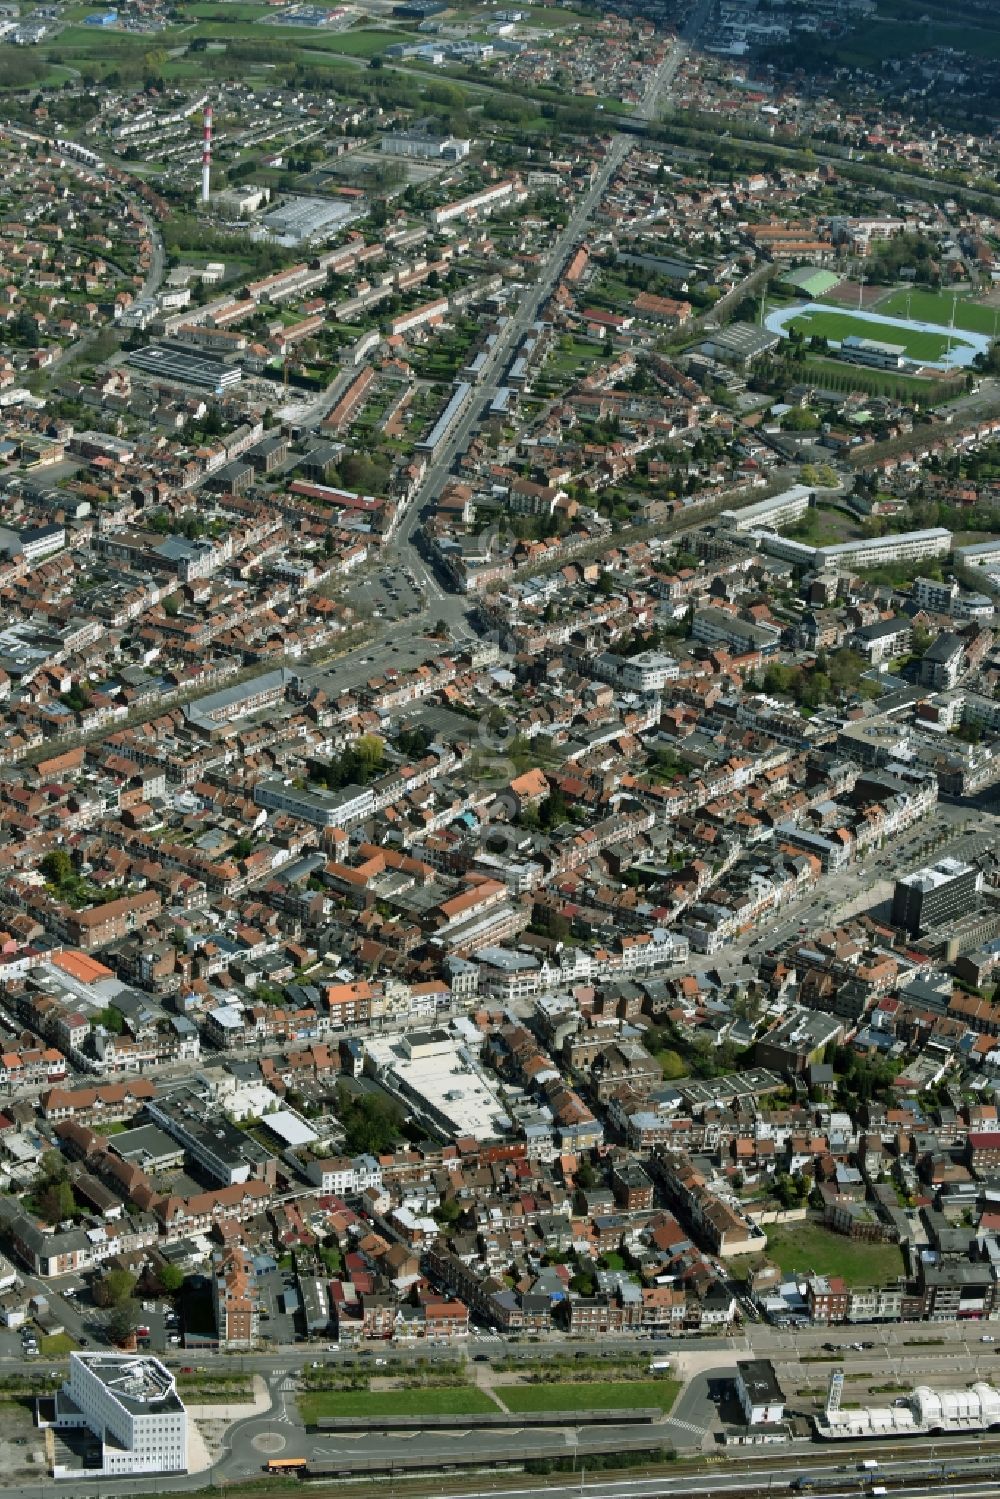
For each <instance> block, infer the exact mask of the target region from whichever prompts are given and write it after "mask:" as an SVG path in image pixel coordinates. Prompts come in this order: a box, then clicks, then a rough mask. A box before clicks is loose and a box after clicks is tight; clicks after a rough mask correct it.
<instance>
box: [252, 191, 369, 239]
mask: <svg viewBox="0 0 1000 1499" xmlns="http://www.w3.org/2000/svg"><path fill="white" fill-rule="evenodd" d="M354 211H355V210H354V209H353V208H351V207H350V206H349V205H348V204H347V203H340V202H333V201H331V200H330V199H327V198H289V200H288V201H287V203H282V204H281V205H280V207H278V208H273V209H272V210H271V212H270V213H268V214H265V216H264V218H263V219H262V220H261V222H262V223H263V225H264V228H265V229H266V230H267V232H268V234H270V235H272V236H273V237H274V238H275V239H276V240H278V241H280V243H281V244H283V245H304V244H308V243H309V242H310V241H311V240H317V239H329V237H330V236H331V235H332V234H334V233H336V231H337V230H338V229H342V228H343V226H344V224H346V223H347V221H348V220H349V219H350V218H352V217H353V215H354Z"/></svg>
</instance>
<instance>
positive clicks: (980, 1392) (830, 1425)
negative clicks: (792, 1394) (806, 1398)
mask: <svg viewBox="0 0 1000 1499" xmlns="http://www.w3.org/2000/svg"><path fill="white" fill-rule="evenodd" d="M843 1385H844V1375H843V1372H842V1371H841V1370H839V1369H837V1370H835V1371H834V1372H833V1374H831V1376H830V1386H829V1391H828V1394H827V1401H826V1409H825V1410H824V1411H823V1413H822V1415H819V1416H817V1417H816V1434H817V1436H820V1437H823V1438H824V1439H825V1440H826V1441H835V1442H850V1441H859V1440H864V1439H865V1438H874V1437H880V1438H882V1439H883V1440H885V1439H889V1438H893V1437H904V1436H943V1435H945V1434H947V1433H956V1434H959V1433H963V1432H976V1431H989V1430H991V1429H992V1428H994V1427H996V1426H997V1425H1000V1390H997V1389H995V1388H994V1387H993V1385H989V1384H986V1383H985V1382H983V1381H979V1382H977V1383H976V1384H974V1385H972V1386H971V1387H970V1388H969V1389H965V1390H934V1389H931V1387H930V1386H929V1385H918V1386H917V1387H916V1389H915V1390H913V1391H912V1392H911V1393H910V1394H909V1395H907V1396H905V1397H904V1398H903V1399H901V1400H900V1401H899V1403H898V1404H895V1405H891V1406H870V1405H868V1406H861V1407H860V1408H859V1407H857V1406H855V1407H852V1408H851V1409H849V1410H842V1409H841V1406H840V1400H841V1395H842V1393H843Z"/></svg>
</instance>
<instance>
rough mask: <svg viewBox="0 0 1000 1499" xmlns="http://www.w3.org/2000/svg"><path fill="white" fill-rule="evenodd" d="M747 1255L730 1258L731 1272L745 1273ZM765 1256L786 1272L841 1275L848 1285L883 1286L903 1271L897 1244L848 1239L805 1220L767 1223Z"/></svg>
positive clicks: (818, 1224) (748, 1258)
mask: <svg viewBox="0 0 1000 1499" xmlns="http://www.w3.org/2000/svg"><path fill="white" fill-rule="evenodd" d="M750 1258H751V1257H750V1256H747V1257H746V1258H745V1259H744V1258H740V1259H736V1260H733V1261H731V1263H732V1265H733V1266H734V1273H735V1274H740V1273H745V1272H746V1267H747V1263H748V1260H750ZM752 1258H753V1259H759V1258H760V1256H759V1255H755V1256H753V1257H752ZM765 1258H767V1259H769V1260H773V1261H774V1263H775V1264H776V1265H778V1266H779V1267H780V1268H781V1269H782V1270H783V1271H784V1272H785V1273H786V1274H791V1273H792V1272H793V1271H795V1270H813V1271H815V1273H816V1274H817V1275H840V1276H843V1278H844V1280H845V1281H846V1282H847V1284H848V1285H849V1286H870V1285H882V1284H883V1283H884V1282H886V1281H890V1280H894V1279H895V1278H896V1276H897V1275H902V1273H903V1257H902V1254H901V1253H900V1249H899V1245H898V1244H869V1243H867V1242H865V1241H863V1240H860V1239H848V1238H846V1237H845V1236H844V1235H843V1234H835V1233H832V1232H831V1231H830V1229H828V1228H824V1227H823V1225H822V1224H821V1223H814V1222H810V1221H808V1220H807V1221H806V1222H804V1223H785V1224H776V1225H774V1226H769V1227H768V1229H767V1249H766V1251H765Z"/></svg>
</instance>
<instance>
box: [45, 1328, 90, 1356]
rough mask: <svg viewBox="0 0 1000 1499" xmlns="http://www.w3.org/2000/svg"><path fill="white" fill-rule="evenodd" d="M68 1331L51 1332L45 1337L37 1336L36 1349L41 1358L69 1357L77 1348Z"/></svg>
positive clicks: (77, 1344)
mask: <svg viewBox="0 0 1000 1499" xmlns="http://www.w3.org/2000/svg"><path fill="white" fill-rule="evenodd" d="M79 1346H80V1345H79V1343H74V1341H73V1339H72V1338H71V1337H70V1335H69V1333H68V1332H53V1333H50V1334H49V1336H48V1337H47V1338H39V1340H38V1351H39V1353H40V1354H41V1356H42V1358H69V1356H70V1354H71V1353H75V1352H76V1350H77V1348H79Z"/></svg>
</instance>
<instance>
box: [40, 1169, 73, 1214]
mask: <svg viewBox="0 0 1000 1499" xmlns="http://www.w3.org/2000/svg"><path fill="white" fill-rule="evenodd" d="M38 1212H39V1216H40V1217H41V1218H44V1219H45V1222H46V1223H50V1224H52V1223H62V1221H63V1219H64V1218H72V1217H73V1214H74V1213H75V1212H76V1198H75V1197H74V1196H73V1188H72V1187H71V1186H70V1184H69V1182H68V1181H67V1180H66V1179H65V1178H64V1179H63V1180H62V1181H54V1182H50V1183H49V1185H48V1186H47V1187H46V1188H45V1190H44V1192H43V1193H42V1195H41V1197H40V1198H39V1199H38Z"/></svg>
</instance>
